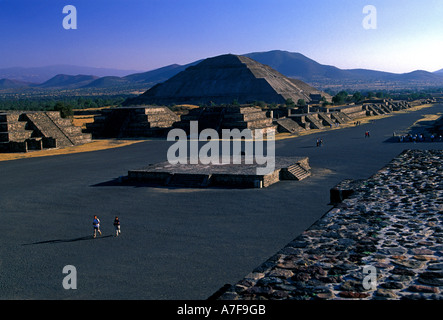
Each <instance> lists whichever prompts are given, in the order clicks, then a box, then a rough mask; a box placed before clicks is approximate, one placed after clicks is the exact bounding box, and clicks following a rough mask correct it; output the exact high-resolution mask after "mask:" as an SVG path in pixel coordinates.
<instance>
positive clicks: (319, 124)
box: [306, 113, 324, 129]
mask: <svg viewBox="0 0 443 320" xmlns="http://www.w3.org/2000/svg"><path fill="white" fill-rule="evenodd" d="M306 119H307V120H308V121H309V122H310V123H311V128H314V129H323V128H324V125H323V123H322V122H321V121H320V120H318V119H317V118H316V117H315V116H313V115H312V114H309V113H307V114H306Z"/></svg>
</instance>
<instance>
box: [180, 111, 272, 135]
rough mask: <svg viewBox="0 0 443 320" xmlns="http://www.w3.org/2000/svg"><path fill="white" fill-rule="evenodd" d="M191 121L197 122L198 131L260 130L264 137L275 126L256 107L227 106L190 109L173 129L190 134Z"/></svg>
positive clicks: (270, 119)
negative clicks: (179, 129)
mask: <svg viewBox="0 0 443 320" xmlns="http://www.w3.org/2000/svg"><path fill="white" fill-rule="evenodd" d="M191 121H198V129H199V131H201V130H204V129H214V130H216V131H217V132H219V133H221V132H222V130H223V129H231V130H232V129H239V130H243V129H250V130H251V131H255V130H260V131H261V132H262V133H263V134H264V135H266V134H267V133H270V132H275V128H276V126H275V125H274V124H273V123H272V118H269V117H268V116H267V115H266V112H265V111H262V110H261V109H260V108H258V107H245V106H228V107H224V106H223V107H222V106H218V107H202V108H198V109H192V110H190V112H189V113H188V114H187V115H182V116H181V120H180V122H177V123H175V124H174V127H176V128H181V129H183V130H185V131H186V132H187V133H189V132H190V123H191Z"/></svg>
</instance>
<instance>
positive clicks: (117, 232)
mask: <svg viewBox="0 0 443 320" xmlns="http://www.w3.org/2000/svg"><path fill="white" fill-rule="evenodd" d="M114 227H115V236H116V237H118V236H119V234H120V233H121V231H120V219H119V218H118V217H115V219H114Z"/></svg>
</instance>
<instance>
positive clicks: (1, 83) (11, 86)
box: [0, 79, 30, 89]
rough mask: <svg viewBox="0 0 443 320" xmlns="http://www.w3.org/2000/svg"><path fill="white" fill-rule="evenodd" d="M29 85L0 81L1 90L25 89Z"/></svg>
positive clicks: (6, 80)
mask: <svg viewBox="0 0 443 320" xmlns="http://www.w3.org/2000/svg"><path fill="white" fill-rule="evenodd" d="M29 85H30V83H29V82H24V81H18V80H10V79H0V89H15V88H23V87H27V86H29Z"/></svg>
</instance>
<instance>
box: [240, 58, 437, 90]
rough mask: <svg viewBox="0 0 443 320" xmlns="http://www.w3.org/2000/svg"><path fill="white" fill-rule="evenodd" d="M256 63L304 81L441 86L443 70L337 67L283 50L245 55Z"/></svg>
mask: <svg viewBox="0 0 443 320" xmlns="http://www.w3.org/2000/svg"><path fill="white" fill-rule="evenodd" d="M245 56H247V57H250V58H252V59H254V60H256V61H258V62H260V63H263V64H266V65H269V66H270V67H271V68H274V69H275V70H277V71H279V72H281V73H282V74H284V75H286V76H287V77H292V78H297V79H301V80H303V81H306V82H308V83H318V82H322V83H327V82H328V81H334V82H337V81H341V82H352V81H367V82H371V81H384V82H390V81H400V82H404V83H407V82H410V81H412V82H414V83H416V82H429V81H435V82H436V83H439V84H440V85H443V69H442V70H440V71H437V72H435V73H431V72H427V71H423V70H417V71H413V72H410V73H402V74H397V73H390V72H383V71H374V70H367V69H339V68H337V67H334V66H328V65H322V64H320V63H318V62H316V61H314V60H312V59H310V58H308V57H306V56H304V55H302V54H300V53H295V52H287V51H280V50H274V51H268V52H254V53H249V54H245Z"/></svg>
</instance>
